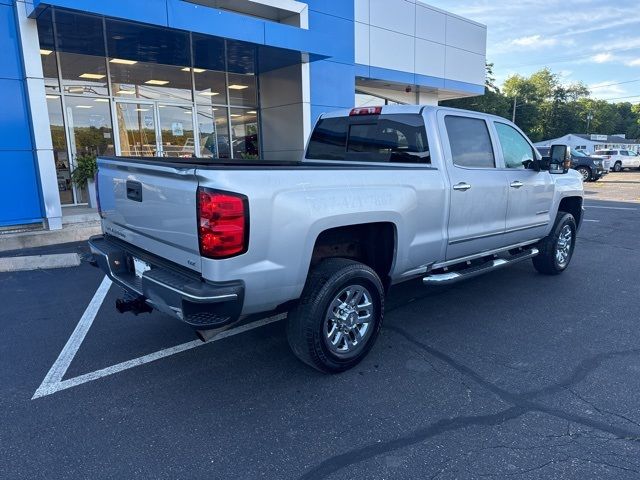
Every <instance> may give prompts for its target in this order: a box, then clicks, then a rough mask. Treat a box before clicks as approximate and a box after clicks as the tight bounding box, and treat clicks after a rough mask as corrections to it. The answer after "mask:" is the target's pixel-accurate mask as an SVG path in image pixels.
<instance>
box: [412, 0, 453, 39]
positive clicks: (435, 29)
mask: <svg viewBox="0 0 640 480" xmlns="http://www.w3.org/2000/svg"><path fill="white" fill-rule="evenodd" d="M446 26H447V16H446V15H445V14H444V13H442V12H439V11H437V10H433V9H431V8H427V7H424V6H422V5H419V4H418V5H416V37H418V38H423V39H425V40H431V41H433V42H438V43H445V42H446V36H445V35H446Z"/></svg>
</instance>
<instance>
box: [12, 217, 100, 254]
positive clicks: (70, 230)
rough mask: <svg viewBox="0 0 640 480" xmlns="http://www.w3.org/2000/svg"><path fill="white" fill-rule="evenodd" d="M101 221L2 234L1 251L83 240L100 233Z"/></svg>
mask: <svg viewBox="0 0 640 480" xmlns="http://www.w3.org/2000/svg"><path fill="white" fill-rule="evenodd" d="M101 233H102V228H101V225H100V222H99V221H93V222H84V223H70V224H67V225H65V226H64V227H63V228H62V229H61V230H38V231H28V232H20V233H11V234H0V252H7V251H9V250H20V249H23V248H34V247H44V246H47V245H56V244H59V243H71V242H81V241H84V240H88V239H89V237H92V236H93V235H100V234H101Z"/></svg>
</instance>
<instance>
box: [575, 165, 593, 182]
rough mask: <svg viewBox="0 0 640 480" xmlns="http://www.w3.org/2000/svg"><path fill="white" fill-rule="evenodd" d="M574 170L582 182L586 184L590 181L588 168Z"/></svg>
mask: <svg viewBox="0 0 640 480" xmlns="http://www.w3.org/2000/svg"><path fill="white" fill-rule="evenodd" d="M576 170H577V171H578V173H579V174H580V176H581V177H582V181H583V182H588V181H589V180H590V179H591V170H590V169H589V167H578V168H576Z"/></svg>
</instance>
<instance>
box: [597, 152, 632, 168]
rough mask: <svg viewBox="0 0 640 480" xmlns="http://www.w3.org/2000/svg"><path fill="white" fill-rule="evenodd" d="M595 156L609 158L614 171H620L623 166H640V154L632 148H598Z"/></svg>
mask: <svg viewBox="0 0 640 480" xmlns="http://www.w3.org/2000/svg"><path fill="white" fill-rule="evenodd" d="M593 156H594V157H602V158H604V159H605V160H609V161H610V163H609V166H610V168H611V170H613V171H614V172H620V171H622V169H623V168H640V156H638V154H637V153H636V152H632V151H631V150H596V151H595V152H594V154H593Z"/></svg>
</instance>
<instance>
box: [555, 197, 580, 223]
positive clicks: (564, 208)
mask: <svg viewBox="0 0 640 480" xmlns="http://www.w3.org/2000/svg"><path fill="white" fill-rule="evenodd" d="M582 204H583V199H582V197H564V198H563V199H562V200H560V204H559V205H558V211H559V212H567V213H570V214H571V215H573V218H574V219H575V220H576V225H577V226H578V228H579V227H580V225H581V223H582V214H583V210H582Z"/></svg>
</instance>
